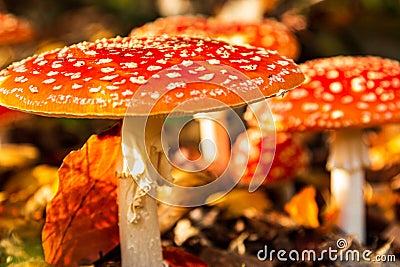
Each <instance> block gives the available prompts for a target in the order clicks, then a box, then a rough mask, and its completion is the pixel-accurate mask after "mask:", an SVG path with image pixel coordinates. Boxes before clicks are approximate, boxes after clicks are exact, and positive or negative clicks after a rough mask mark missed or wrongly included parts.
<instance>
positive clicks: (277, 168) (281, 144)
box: [232, 127, 309, 185]
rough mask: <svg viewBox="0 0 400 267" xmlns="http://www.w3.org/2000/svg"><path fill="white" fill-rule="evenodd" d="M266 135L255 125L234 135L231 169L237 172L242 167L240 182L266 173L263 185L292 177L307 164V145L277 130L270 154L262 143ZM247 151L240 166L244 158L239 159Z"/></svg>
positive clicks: (249, 180) (247, 182)
mask: <svg viewBox="0 0 400 267" xmlns="http://www.w3.org/2000/svg"><path fill="white" fill-rule="evenodd" d="M246 133H247V135H246ZM247 136H249V143H247ZM269 138H270V137H269V136H268V135H266V136H265V137H263V136H262V134H261V130H260V129H259V128H255V127H251V128H249V129H247V131H246V132H245V133H242V134H240V135H239V136H238V137H237V139H236V141H235V144H234V145H233V148H232V155H233V170H232V171H233V172H234V173H240V172H242V171H243V170H245V172H244V174H243V176H242V178H241V180H240V181H239V183H240V184H244V185H249V184H250V182H251V180H252V179H253V178H255V179H257V180H261V179H263V178H264V177H266V178H265V180H264V182H263V184H264V185H267V184H273V183H275V182H278V181H284V180H289V179H293V178H294V177H295V176H296V175H298V174H299V173H301V172H303V171H304V170H305V169H306V168H307V166H308V162H309V157H308V153H307V149H306V148H305V147H303V146H302V145H301V144H300V143H299V142H298V141H296V140H295V139H293V138H291V137H290V136H289V135H287V134H284V133H279V134H277V135H276V148H275V155H274V151H273V150H271V149H270V148H268V146H267V147H265V146H262V143H263V142H270V141H268V140H269ZM247 144H248V145H247ZM247 155H248V156H249V160H248V162H247V166H243V163H244V162H245V161H243V160H241V159H244V158H247ZM271 162H272V165H271ZM294 162H295V164H294ZM257 177H258V178H257ZM260 177H261V179H260Z"/></svg>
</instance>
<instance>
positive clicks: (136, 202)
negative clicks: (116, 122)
mask: <svg viewBox="0 0 400 267" xmlns="http://www.w3.org/2000/svg"><path fill="white" fill-rule="evenodd" d="M125 122H126V121H125ZM125 122H124V123H125ZM128 123H129V125H125V126H124V132H123V134H124V138H123V144H122V145H123V146H125V147H124V151H125V154H124V156H125V158H124V164H123V166H122V168H123V169H122V170H121V171H122V174H125V175H123V178H121V179H119V181H120V183H119V190H118V204H119V228H120V246H121V259H122V266H125V267H139V266H162V250H161V240H160V239H161V238H160V230H159V224H158V215H157V203H156V199H154V198H153V197H151V196H149V193H152V195H153V196H155V192H156V189H157V184H156V181H155V179H151V177H155V176H154V175H155V173H153V171H152V169H151V167H150V164H151V163H152V164H153V166H154V168H155V169H157V171H158V173H159V174H160V175H161V176H163V177H166V178H169V177H170V170H171V169H170V165H169V163H168V160H167V159H166V157H165V154H164V153H163V152H162V146H161V141H160V133H161V129H162V124H163V119H160V118H153V117H149V118H148V119H147V127H146V131H144V127H141V126H143V125H144V124H145V123H146V118H142V117H137V118H133V119H132V118H130V119H129V122H128ZM128 123H127V124H128ZM124 140H128V141H127V142H124ZM143 140H145V144H146V145H145V147H143ZM127 144H129V147H126V145H127ZM132 144H133V145H132ZM127 151H128V153H127ZM146 151H147V154H148V156H147V154H146ZM126 174H128V175H126ZM138 185H139V186H138Z"/></svg>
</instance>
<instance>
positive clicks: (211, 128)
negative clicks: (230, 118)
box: [195, 111, 230, 176]
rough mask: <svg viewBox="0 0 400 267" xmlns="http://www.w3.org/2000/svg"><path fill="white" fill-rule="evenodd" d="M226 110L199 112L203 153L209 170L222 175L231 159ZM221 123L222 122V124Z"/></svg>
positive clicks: (196, 116)
mask: <svg viewBox="0 0 400 267" xmlns="http://www.w3.org/2000/svg"><path fill="white" fill-rule="evenodd" d="M226 113H227V112H226V111H217V112H208V113H198V114H196V115H195V118H198V119H199V126H200V137H201V143H200V148H201V153H202V156H203V157H204V160H205V161H206V163H209V167H208V170H209V171H210V172H212V173H214V174H216V175H217V176H220V175H221V174H222V173H224V171H225V170H226V168H227V166H228V163H229V159H230V140H229V135H228V134H227V131H226V130H225V127H226ZM220 123H221V124H220Z"/></svg>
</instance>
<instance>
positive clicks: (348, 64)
mask: <svg viewBox="0 0 400 267" xmlns="http://www.w3.org/2000/svg"><path fill="white" fill-rule="evenodd" d="M300 67H301V69H302V71H303V72H304V73H305V75H306V77H307V78H306V82H305V83H304V84H303V85H301V86H300V87H299V88H298V89H296V90H295V91H293V92H292V93H289V94H287V95H286V96H285V97H284V98H283V99H271V100H268V103H269V106H270V108H271V111H272V113H273V115H274V119H275V123H276V129H277V131H306V130H307V131H310V130H314V131H322V130H332V131H333V133H332V138H331V140H330V141H331V143H330V154H329V157H328V162H327V168H328V170H330V171H331V192H332V195H333V200H334V201H335V203H337V204H338V205H339V208H340V213H339V218H338V226H339V227H341V228H342V229H343V230H344V231H346V232H347V233H356V234H357V235H358V237H359V238H360V240H361V241H365V207H364V201H363V186H364V168H367V167H368V166H369V158H368V147H367V145H366V144H365V142H364V140H363V132H362V128H365V127H370V126H376V125H380V124H383V123H388V122H396V121H399V120H400V115H399V114H400V113H399V112H397V109H398V107H399V105H400V102H399V100H398V99H399V97H400V90H399V89H400V64H399V62H398V61H395V60H390V59H383V58H380V57H373V56H364V57H363V56H355V57H351V56H337V57H331V58H323V59H316V60H311V61H308V62H306V63H304V64H301V65H300ZM255 105H256V104H255Z"/></svg>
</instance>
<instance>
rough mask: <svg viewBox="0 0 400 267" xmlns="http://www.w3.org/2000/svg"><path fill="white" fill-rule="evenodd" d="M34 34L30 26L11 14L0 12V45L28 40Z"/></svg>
mask: <svg viewBox="0 0 400 267" xmlns="http://www.w3.org/2000/svg"><path fill="white" fill-rule="evenodd" d="M33 36H34V30H33V28H32V26H31V25H30V24H29V23H28V22H27V21H25V20H23V19H20V18H17V17H15V16H14V15H12V14H6V13H0V45H9V44H16V43H22V42H26V41H29V40H31V39H32V38H33Z"/></svg>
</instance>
